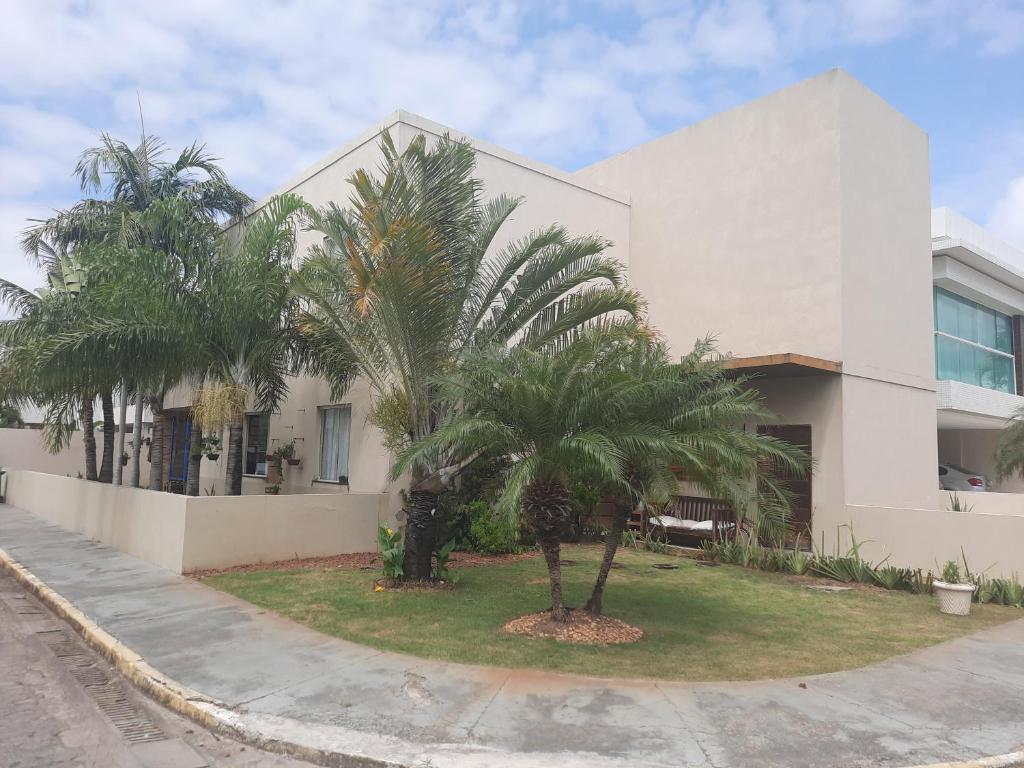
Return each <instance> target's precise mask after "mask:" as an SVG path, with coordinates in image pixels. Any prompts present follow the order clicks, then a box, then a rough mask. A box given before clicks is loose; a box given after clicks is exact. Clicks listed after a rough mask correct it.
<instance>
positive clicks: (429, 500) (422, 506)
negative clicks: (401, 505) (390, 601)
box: [402, 490, 437, 579]
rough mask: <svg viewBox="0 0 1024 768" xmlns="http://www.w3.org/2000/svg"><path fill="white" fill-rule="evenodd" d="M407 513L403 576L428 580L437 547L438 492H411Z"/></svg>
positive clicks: (405, 510)
mask: <svg viewBox="0 0 1024 768" xmlns="http://www.w3.org/2000/svg"><path fill="white" fill-rule="evenodd" d="M404 512H405V558H404V560H403V563H402V567H403V571H404V576H405V578H407V579H429V578H430V577H431V576H432V575H433V573H434V550H435V549H436V548H437V494H436V493H431V492H430V491H421V490H415V491H410V492H409V501H408V502H407V503H406V505H405V509H404Z"/></svg>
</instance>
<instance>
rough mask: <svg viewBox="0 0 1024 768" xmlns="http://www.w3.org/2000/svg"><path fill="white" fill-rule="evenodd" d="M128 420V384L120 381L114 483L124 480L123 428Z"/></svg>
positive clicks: (118, 483)
mask: <svg viewBox="0 0 1024 768" xmlns="http://www.w3.org/2000/svg"><path fill="white" fill-rule="evenodd" d="M127 420H128V386H127V385H126V384H125V382H123V381H122V382H121V392H120V399H119V402H118V416H117V456H116V457H115V458H114V485H122V484H123V482H124V462H122V461H121V457H122V456H124V428H125V422H126V421H127Z"/></svg>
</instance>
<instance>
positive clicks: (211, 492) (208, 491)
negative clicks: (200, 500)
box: [204, 484, 217, 496]
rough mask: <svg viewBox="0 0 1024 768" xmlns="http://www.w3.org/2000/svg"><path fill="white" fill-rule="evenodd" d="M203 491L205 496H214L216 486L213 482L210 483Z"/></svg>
mask: <svg viewBox="0 0 1024 768" xmlns="http://www.w3.org/2000/svg"><path fill="white" fill-rule="evenodd" d="M204 493H205V494H206V495H207V496H216V495H217V486H216V485H213V484H211V485H210V487H209V488H207V489H206V490H205V491H204Z"/></svg>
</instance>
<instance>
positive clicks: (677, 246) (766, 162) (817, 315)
mask: <svg viewBox="0 0 1024 768" xmlns="http://www.w3.org/2000/svg"><path fill="white" fill-rule="evenodd" d="M841 77H844V76H842V75H840V74H839V73H837V72H831V73H828V74H826V75H823V76H820V77H817V78H814V79H813V80H808V81H807V82H804V83H800V84H799V85H795V86H793V87H791V88H787V89H785V90H783V91H779V92H778V93H774V94H771V95H770V96H766V97H764V98H762V99H758V100H757V101H754V102H751V103H749V104H745V105H743V106H741V107H737V108H736V109H733V110H730V111H728V112H725V113H722V114H720V115H716V116H715V117H712V118H710V119H708V120H705V121H703V122H701V123H697V124H696V125H692V126H689V127H687V128H684V129H683V130H680V131H676V132H675V133H671V134H669V135H668V136H664V137H662V138H660V139H656V140H655V141H652V142H649V143H647V144H643V145H641V146H639V147H636V148H634V149H631V150H629V151H627V152H625V153H623V154H621V155H616V156H615V157H612V158H609V159H608V160H604V161H601V162H599V163H597V164H596V165H593V166H590V167H589V168H585V169H583V170H581V171H578V172H577V174H576V176H577V177H579V178H581V179H586V180H587V181H592V182H596V183H599V184H602V185H605V186H609V187H612V188H616V189H622V190H625V191H626V192H628V193H629V195H630V200H631V203H632V228H631V233H630V274H631V277H632V280H633V285H634V286H635V287H636V288H638V289H640V291H642V292H643V294H644V295H645V296H646V297H647V299H648V301H649V302H650V312H651V318H652V320H653V321H654V323H655V325H656V326H657V327H658V328H659V329H661V330H662V332H663V333H664V334H665V336H666V338H667V340H668V342H669V343H670V344H671V345H672V347H673V349H674V350H675V351H676V352H679V353H682V352H685V351H687V350H688V349H690V348H691V347H692V345H693V342H694V340H695V339H697V338H700V337H703V336H705V335H707V334H709V333H711V334H714V335H716V336H717V337H718V341H719V346H720V348H721V350H722V351H723V352H730V353H732V354H734V355H736V356H738V357H745V356H751V355H766V354H774V353H780V352H795V353H800V354H803V355H810V356H813V357H820V358H825V359H828V360H839V359H840V358H841V353H842V329H841V322H842V295H841V264H840V259H839V254H840V249H841V241H840V225H841V211H840V179H839V173H838V167H839V141H840V137H839V88H838V82H839V80H840V78H841Z"/></svg>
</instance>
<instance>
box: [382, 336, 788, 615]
mask: <svg viewBox="0 0 1024 768" xmlns="http://www.w3.org/2000/svg"><path fill="white" fill-rule="evenodd" d="M711 351H712V347H711V345H710V343H709V342H701V343H699V344H698V345H697V347H696V348H695V350H694V352H693V353H691V354H690V355H688V356H687V357H686V358H684V359H683V360H682V361H681V362H680V363H677V364H671V363H670V362H669V360H668V356H667V353H666V351H665V348H664V346H663V345H661V344H658V343H652V341H651V339H650V335H649V332H647V331H646V330H645V329H643V328H637V327H636V326H635V325H633V324H631V323H625V324H613V325H610V326H606V327H597V328H592V329H588V330H587V331H585V332H584V333H582V334H581V335H580V336H579V337H578V338H577V339H575V340H574V341H572V342H571V343H570V344H568V345H565V346H563V347H562V348H561V349H559V350H557V351H556V352H554V353H553V354H552V353H546V352H538V351H534V350H529V349H522V348H520V349H514V350H511V351H506V350H503V349H492V350H490V351H483V352H480V353H478V354H476V355H474V356H472V357H470V358H467V360H465V361H464V363H463V366H462V367H461V368H460V370H459V371H458V373H457V374H453V375H451V376H450V377H448V378H447V379H446V380H445V382H444V384H443V387H444V389H445V390H446V392H447V395H448V397H451V398H453V399H458V400H460V401H461V402H462V403H463V404H464V406H463V409H462V410H461V411H459V412H457V413H454V414H453V415H452V416H451V417H450V418H449V419H448V420H446V421H445V423H444V424H442V425H441V426H440V427H439V428H438V429H437V430H436V431H435V432H434V433H433V434H432V435H431V436H429V437H428V438H426V439H424V440H421V441H419V442H418V443H415V444H413V445H412V446H411V447H410V448H409V449H407V450H406V451H404V452H403V454H402V455H401V456H400V458H399V461H398V463H397V465H396V468H397V469H398V470H404V469H406V468H407V467H410V466H415V465H416V464H417V463H418V462H420V461H423V460H424V458H429V457H430V456H431V455H433V454H434V453H436V452H438V451H455V452H457V453H460V454H469V455H497V456H504V457H506V458H507V459H509V460H510V461H511V470H510V471H509V472H508V475H507V478H506V484H505V488H504V491H503V494H502V496H501V499H500V501H499V504H498V507H499V509H501V510H503V511H504V512H505V513H506V514H514V513H515V512H520V513H521V515H522V519H523V520H524V522H525V523H526V525H527V526H528V527H529V528H530V530H531V531H532V532H533V534H534V535H535V536H536V537H537V541H538V543H539V544H540V546H541V549H542V551H543V553H544V559H545V562H546V563H547V568H548V575H549V580H550V586H551V605H552V609H551V610H552V618H554V619H555V620H562V621H564V620H566V619H567V618H568V610H567V609H566V607H565V604H564V601H563V597H562V588H561V571H560V566H559V563H560V543H561V540H562V538H563V536H564V535H565V533H566V531H567V528H568V525H569V523H570V520H571V516H572V510H573V502H572V499H571V497H570V494H569V491H568V490H567V489H568V488H569V487H571V485H572V484H573V483H575V482H578V481H580V480H584V481H590V482H592V483H594V484H596V485H597V486H598V487H600V488H601V489H602V490H603V491H605V493H606V494H607V495H610V496H611V497H612V498H614V499H615V500H616V508H617V511H616V515H615V520H614V527H613V530H612V532H611V533H610V534H609V537H608V540H607V546H606V549H605V556H604V559H603V561H602V566H601V569H600V571H599V574H598V578H597V581H596V583H595V586H594V589H593V591H592V594H591V597H590V600H589V601H588V605H587V608H588V610H590V611H592V612H594V613H601V610H602V597H603V593H604V587H605V583H606V580H607V576H608V572H609V571H610V569H611V564H612V561H613V560H614V557H615V552H616V550H617V548H618V543H619V539H620V538H621V533H622V530H623V526H624V523H625V519H626V517H627V515H628V514H629V511H630V510H631V509H632V508H633V506H634V505H635V504H636V503H637V501H638V500H639V499H640V498H641V497H642V496H643V495H644V494H645V493H649V492H652V491H653V492H657V490H658V489H659V488H660V489H661V492H662V493H669V492H672V491H674V489H675V486H676V483H675V479H674V476H673V475H672V472H671V467H672V465H674V464H680V463H681V464H682V465H683V466H684V467H686V468H687V470H688V471H693V472H694V473H695V474H694V477H695V478H697V479H699V480H701V481H702V482H703V483H706V485H707V487H708V488H709V489H712V490H714V491H715V492H719V493H723V494H724V495H726V497H727V498H729V499H730V500H732V501H733V502H734V503H737V504H745V502H747V501H748V500H749V499H748V497H749V496H750V494H751V493H752V491H751V488H756V487H757V486H758V484H757V482H756V480H757V478H758V476H759V472H760V469H761V466H762V462H763V460H765V459H770V460H777V461H781V462H783V463H784V464H785V465H786V466H788V467H792V468H799V467H801V466H803V464H804V458H803V457H802V456H800V455H799V452H797V451H796V450H795V449H793V448H792V447H790V446H786V445H785V444H782V443H779V442H778V441H775V440H772V439H771V438H765V437H763V436H760V435H757V434H756V433H749V432H746V431H744V430H743V429H741V426H742V424H743V422H744V421H746V420H747V419H756V420H763V419H765V418H767V417H768V414H767V412H766V411H765V410H764V409H763V407H762V406H761V404H760V398H759V396H758V394H757V393H756V392H755V391H753V390H751V389H749V388H746V387H744V386H743V382H735V381H732V380H730V379H728V378H727V377H725V375H724V373H723V371H722V368H721V364H720V363H719V362H716V361H715V360H714V359H713V358H711V356H710V353H711ZM769 484H771V483H770V482H769ZM778 498H779V500H780V502H781V503H784V501H785V498H786V496H785V493H784V489H779V493H778Z"/></svg>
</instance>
